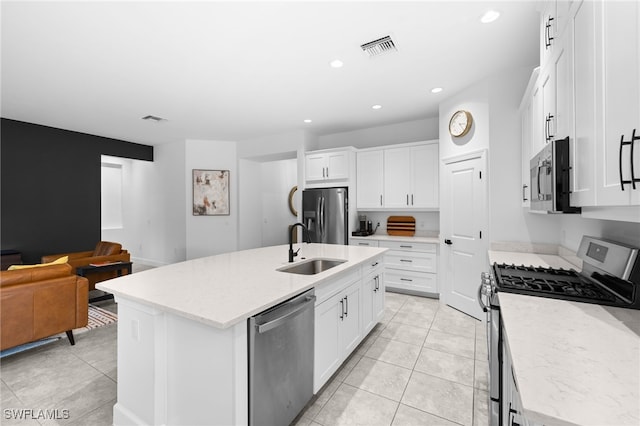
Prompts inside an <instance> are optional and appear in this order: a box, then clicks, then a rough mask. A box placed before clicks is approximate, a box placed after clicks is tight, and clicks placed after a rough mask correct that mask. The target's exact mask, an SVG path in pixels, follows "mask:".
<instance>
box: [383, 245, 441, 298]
mask: <svg viewBox="0 0 640 426" xmlns="http://www.w3.org/2000/svg"><path fill="white" fill-rule="evenodd" d="M379 246H380V247H387V248H389V249H390V250H389V251H388V252H387V253H386V254H385V277H384V278H385V286H386V287H387V288H389V289H394V290H408V291H411V292H415V293H420V294H427V295H433V294H437V293H438V274H437V272H438V267H437V264H438V253H437V250H438V246H437V245H436V244H432V243H410V242H398V241H380V243H379Z"/></svg>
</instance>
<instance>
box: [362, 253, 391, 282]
mask: <svg viewBox="0 0 640 426" xmlns="http://www.w3.org/2000/svg"><path fill="white" fill-rule="evenodd" d="M384 267H385V263H384V256H380V257H377V258H375V259H373V260H371V261H369V262H367V263H365V264H364V265H362V277H365V276H366V275H368V274H372V273H374V272H375V273H381V272H382V270H383V269H384Z"/></svg>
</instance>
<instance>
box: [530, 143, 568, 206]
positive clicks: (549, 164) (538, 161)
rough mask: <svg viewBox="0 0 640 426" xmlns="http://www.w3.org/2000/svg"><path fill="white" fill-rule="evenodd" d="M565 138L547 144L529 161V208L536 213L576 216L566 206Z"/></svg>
mask: <svg viewBox="0 0 640 426" xmlns="http://www.w3.org/2000/svg"><path fill="white" fill-rule="evenodd" d="M570 172H571V166H570V160H569V138H568V137H567V138H564V139H558V140H554V141H551V142H549V143H548V144H547V145H546V146H545V147H544V148H543V149H542V151H540V152H539V153H538V154H537V155H536V156H535V157H533V158H532V159H531V207H530V210H531V211H532V212H538V213H580V208H579V207H571V206H570V204H569V195H570V193H571V191H570V189H569V185H570V181H571V179H570Z"/></svg>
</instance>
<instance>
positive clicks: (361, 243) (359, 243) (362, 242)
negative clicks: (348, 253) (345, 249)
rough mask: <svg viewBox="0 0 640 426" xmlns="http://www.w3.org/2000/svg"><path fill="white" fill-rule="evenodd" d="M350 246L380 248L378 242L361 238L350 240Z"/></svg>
mask: <svg viewBox="0 0 640 426" xmlns="http://www.w3.org/2000/svg"><path fill="white" fill-rule="evenodd" d="M349 245H350V246H360V247H378V241H377V240H369V239H367V240H364V239H360V238H350V239H349Z"/></svg>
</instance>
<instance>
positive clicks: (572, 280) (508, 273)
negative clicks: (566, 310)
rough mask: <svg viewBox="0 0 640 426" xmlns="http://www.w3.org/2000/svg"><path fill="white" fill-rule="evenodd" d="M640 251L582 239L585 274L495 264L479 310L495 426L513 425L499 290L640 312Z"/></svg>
mask: <svg viewBox="0 0 640 426" xmlns="http://www.w3.org/2000/svg"><path fill="white" fill-rule="evenodd" d="M638 252H639V249H638V248H636V247H631V246H628V245H625V244H621V243H617V242H613V241H609V240H604V239H599V238H594V237H587V236H585V237H583V238H582V241H581V243H580V248H579V249H578V257H579V258H580V259H582V261H583V266H582V271H581V272H576V271H575V270H573V269H553V268H542V267H538V266H525V265H508V264H498V263H495V264H494V265H492V268H491V269H492V271H491V272H490V273H489V272H484V273H483V274H482V277H481V280H482V283H481V284H480V287H479V288H478V301H479V303H480V307H481V308H482V309H483V310H484V312H486V313H487V338H488V352H489V396H490V407H489V418H490V425H491V426H502V425H507V424H510V423H511V420H510V419H511V418H512V417H511V414H510V412H511V411H512V410H510V409H507V408H506V407H503V404H502V403H503V401H504V398H503V389H502V383H503V368H502V361H503V353H502V347H503V346H502V345H503V335H502V333H503V331H502V329H503V327H502V324H501V318H500V303H499V297H498V294H499V293H500V292H506V293H516V294H523V295H528V296H536V297H549V298H554V299H561V300H568V301H573V302H582V303H594V304H598V305H605V306H614V307H620V308H628V309H640V255H639V253H638Z"/></svg>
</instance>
